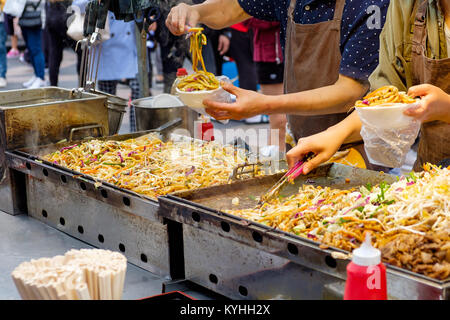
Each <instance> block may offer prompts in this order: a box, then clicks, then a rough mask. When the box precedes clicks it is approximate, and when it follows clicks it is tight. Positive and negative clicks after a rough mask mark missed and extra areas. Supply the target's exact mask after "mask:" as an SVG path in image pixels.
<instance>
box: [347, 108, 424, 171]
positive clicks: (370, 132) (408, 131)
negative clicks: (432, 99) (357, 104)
mask: <svg viewBox="0 0 450 320" xmlns="http://www.w3.org/2000/svg"><path fill="white" fill-rule="evenodd" d="M411 106H413V105H411V104H392V105H389V106H379V107H378V106H377V107H366V108H356V110H357V112H358V114H359V118H360V119H361V122H362V128H361V136H362V138H363V140H364V149H365V151H366V153H367V157H368V158H369V161H370V163H372V164H375V165H380V166H385V167H389V168H399V167H401V166H402V165H403V164H404V162H405V159H406V154H407V153H408V151H409V150H410V149H411V146H412V145H413V143H414V141H415V140H416V138H417V136H418V134H419V131H420V122H419V121H418V120H416V119H414V118H412V117H408V116H405V115H403V111H404V110H405V109H406V108H410V107H411Z"/></svg>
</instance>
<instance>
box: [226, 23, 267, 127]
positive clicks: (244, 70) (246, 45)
mask: <svg viewBox="0 0 450 320" xmlns="http://www.w3.org/2000/svg"><path fill="white" fill-rule="evenodd" d="M230 29H231V43H230V49H229V50H228V56H230V57H231V58H233V60H234V61H235V62H236V67H237V70H238V75H239V88H241V89H245V90H251V91H257V89H258V81H257V79H258V77H257V74H256V67H255V63H254V61H253V32H252V30H251V29H250V28H249V26H248V20H246V21H244V22H240V23H236V24H233V25H232V26H230ZM244 122H245V123H261V122H263V116H262V115H255V116H253V117H250V118H247V119H244Z"/></svg>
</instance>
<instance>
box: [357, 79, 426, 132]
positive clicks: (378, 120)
mask: <svg viewBox="0 0 450 320" xmlns="http://www.w3.org/2000/svg"><path fill="white" fill-rule="evenodd" d="M419 103H420V100H416V99H413V98H412V97H410V96H408V95H407V94H406V93H405V92H401V91H399V90H398V89H397V88H396V87H394V86H386V87H381V88H379V89H377V90H375V91H373V92H372V93H370V94H369V95H367V96H365V97H364V98H363V100H359V101H357V102H356V104H355V109H356V111H357V112H358V115H359V117H360V118H361V120H363V121H365V122H367V123H370V124H371V125H373V126H375V127H378V128H399V127H406V126H408V125H411V124H412V123H413V122H414V121H415V119H414V118H412V117H409V116H406V115H404V114H403V112H404V111H405V110H406V109H408V108H410V107H413V106H414V105H418V104H419Z"/></svg>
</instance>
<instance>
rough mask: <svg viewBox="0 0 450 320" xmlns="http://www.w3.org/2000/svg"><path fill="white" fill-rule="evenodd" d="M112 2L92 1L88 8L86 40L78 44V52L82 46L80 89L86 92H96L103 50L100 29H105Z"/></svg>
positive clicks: (105, 0)
mask: <svg viewBox="0 0 450 320" xmlns="http://www.w3.org/2000/svg"><path fill="white" fill-rule="evenodd" d="M109 6H110V0H104V1H92V2H90V3H89V4H88V5H87V7H86V17H85V19H84V28H83V34H84V36H85V38H84V39H82V40H80V41H78V42H77V46H76V50H78V47H79V46H81V49H82V51H83V53H82V56H81V66H80V78H79V88H83V89H84V90H86V91H90V90H95V85H96V82H97V76H98V68H99V65H100V55H101V50H102V45H101V42H102V36H101V34H100V29H105V27H106V19H107V16H108V8H109Z"/></svg>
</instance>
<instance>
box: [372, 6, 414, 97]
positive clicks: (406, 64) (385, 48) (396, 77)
mask: <svg viewBox="0 0 450 320" xmlns="http://www.w3.org/2000/svg"><path fill="white" fill-rule="evenodd" d="M414 3H415V1H414V0H392V1H391V3H390V5H389V9H388V13H387V16H386V23H385V25H384V28H383V30H382V32H381V34H380V55H379V65H378V67H377V68H376V69H375V71H374V72H373V73H372V75H371V76H370V77H369V82H370V85H371V90H375V89H378V88H380V87H382V86H386V85H393V86H396V87H397V88H399V89H400V90H401V91H407V88H409V87H410V86H411V85H412V73H411V46H412V30H413V28H412V26H414V14H413V12H415V10H414ZM411 19H412V20H411ZM411 23H412V24H411Z"/></svg>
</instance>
